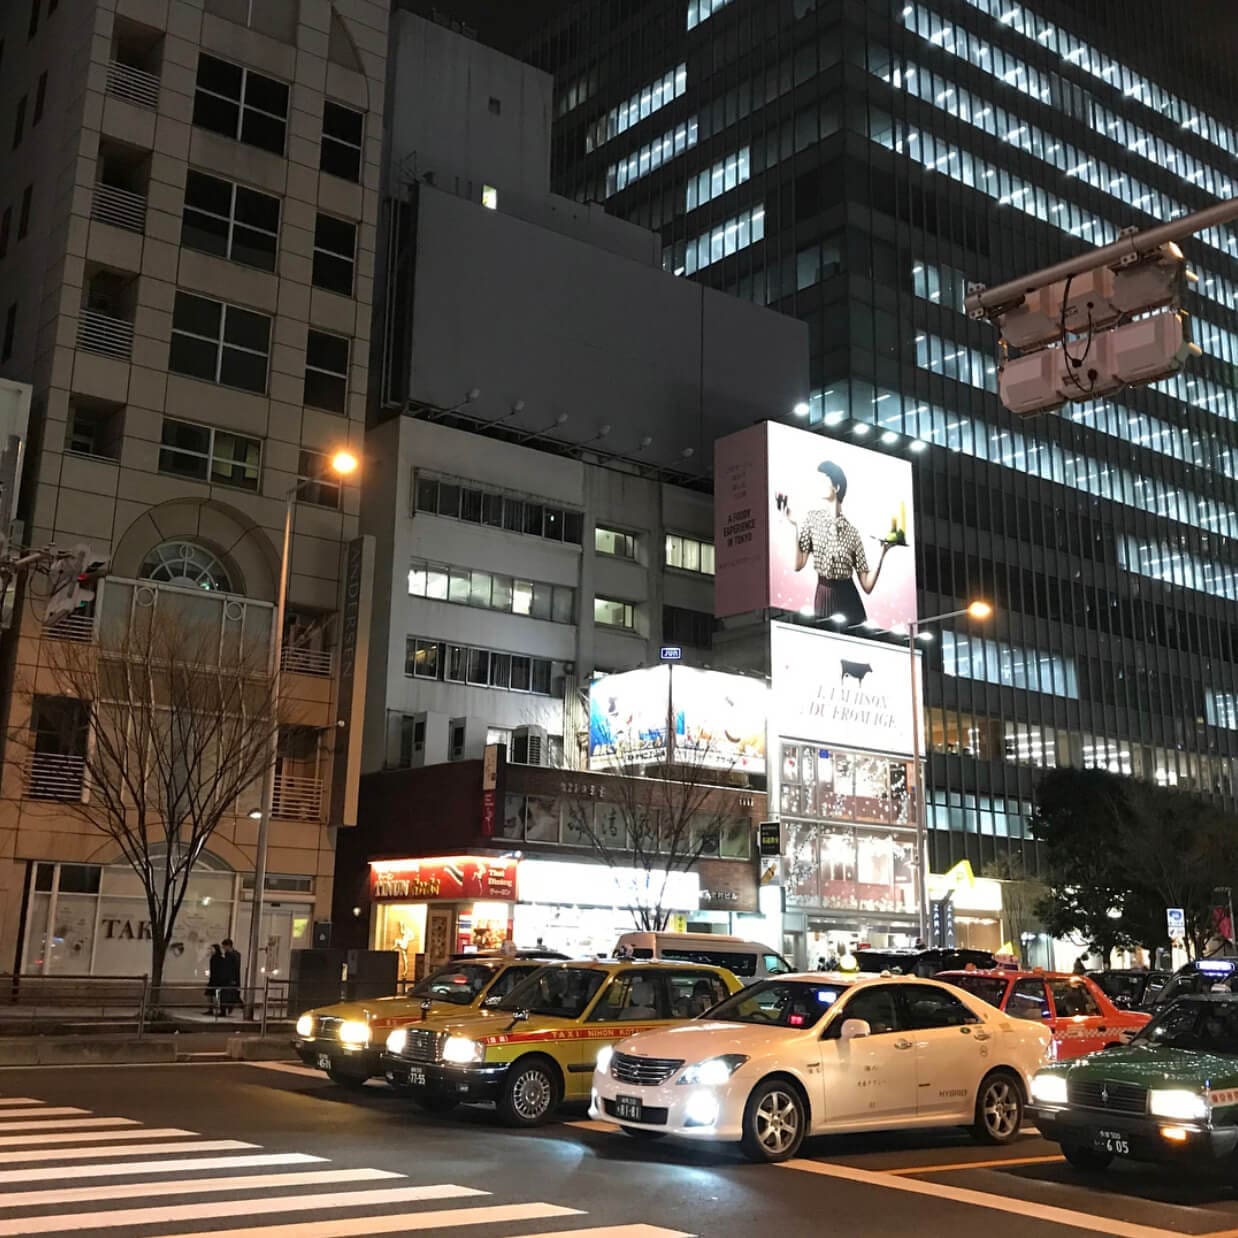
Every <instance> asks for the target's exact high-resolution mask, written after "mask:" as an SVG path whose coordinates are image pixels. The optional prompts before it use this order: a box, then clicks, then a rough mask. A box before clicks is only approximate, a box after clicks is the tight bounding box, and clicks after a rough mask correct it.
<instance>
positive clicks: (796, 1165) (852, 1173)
mask: <svg viewBox="0 0 1238 1238" xmlns="http://www.w3.org/2000/svg"><path fill="white" fill-rule="evenodd" d="M781 1167H782V1168H783V1169H798V1170H801V1171H802V1172H805V1173H811V1174H820V1175H821V1176H822V1177H825V1178H843V1179H845V1180H846V1181H848V1182H859V1183H863V1184H864V1185H867V1186H876V1187H884V1188H886V1189H887V1190H893V1191H906V1192H908V1193H909V1194H912V1195H928V1196H931V1197H932V1198H934V1199H944V1200H947V1201H948V1202H950V1203H956V1204H970V1205H971V1206H972V1207H974V1208H990V1209H992V1210H993V1211H995V1212H1011V1213H1014V1214H1015V1215H1016V1216H1018V1217H1020V1218H1021V1219H1022V1220H1024V1221H1026V1220H1028V1219H1029V1218H1032V1217H1034V1218H1035V1219H1036V1220H1038V1221H1044V1222H1046V1223H1049V1224H1053V1225H1071V1226H1074V1228H1075V1229H1081V1230H1090V1231H1091V1232H1093V1233H1097V1234H1112V1235H1114V1236H1115V1238H1183V1236H1182V1234H1180V1233H1177V1232H1176V1231H1174V1230H1168V1229H1157V1228H1155V1227H1154V1226H1151V1225H1136V1224H1135V1223H1134V1222H1131V1221H1118V1220H1114V1219H1112V1218H1110V1217H1100V1216H1094V1215H1092V1214H1091V1213H1088V1212H1075V1211H1074V1210H1073V1209H1071V1208H1058V1207H1054V1206H1053V1205H1050V1204H1039V1203H1038V1204H1029V1203H1028V1202H1027V1201H1026V1200H1023V1199H1007V1198H1006V1197H1005V1196H1002V1195H990V1194H988V1193H987V1192H985V1191H973V1190H969V1189H968V1188H966V1187H959V1186H946V1185H945V1184H944V1183H941V1182H922V1181H920V1180H919V1179H918V1178H898V1177H895V1176H894V1174H891V1173H883V1172H873V1171H871V1170H867V1169H851V1168H848V1167H847V1166H846V1165H825V1164H822V1162H820V1161H801V1160H794V1161H783V1162H782V1166H781ZM212 1238H214V1236H212ZM1198 1238H1203V1236H1198ZM1207 1238H1214V1236H1212V1235H1208V1236H1207Z"/></svg>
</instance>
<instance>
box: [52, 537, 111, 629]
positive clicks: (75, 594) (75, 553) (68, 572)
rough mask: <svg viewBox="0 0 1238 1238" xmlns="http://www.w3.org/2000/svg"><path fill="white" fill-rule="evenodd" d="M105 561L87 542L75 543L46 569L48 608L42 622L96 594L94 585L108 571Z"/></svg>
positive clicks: (90, 600)
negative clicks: (75, 544)
mask: <svg viewBox="0 0 1238 1238" xmlns="http://www.w3.org/2000/svg"><path fill="white" fill-rule="evenodd" d="M107 569H108V561H107V560H106V559H100V558H98V557H97V556H96V555H95V554H94V552H93V551H92V550H91V549H90V547H89V546H76V547H74V549H73V550H72V552H71V553H69V554H68V555H65V556H64V557H63V558H60V559H57V560H56V561H55V562H54V563H53V564H52V565H51V567H50V568H48V572H47V580H48V591H47V609H46V612H45V614H44V619H43V621H44V623H53V622H55V620H57V619H59V618H61V617H62V616H64V615H71V614H73V612H74V611H76V610H78V609H79V608H80V607H82V606H84V605H86V603H87V602H93V601H94V598H95V585H96V584H97V583H98V582H99V581H100V580H102V579H103V577H104V576H106V575H107Z"/></svg>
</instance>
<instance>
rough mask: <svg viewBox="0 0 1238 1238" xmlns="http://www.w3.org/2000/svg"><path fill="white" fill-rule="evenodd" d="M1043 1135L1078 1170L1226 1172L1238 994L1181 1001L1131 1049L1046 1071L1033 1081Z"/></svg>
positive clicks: (1237, 1143) (1236, 1066) (1235, 1087)
mask: <svg viewBox="0 0 1238 1238" xmlns="http://www.w3.org/2000/svg"><path fill="white" fill-rule="evenodd" d="M1031 1112H1032V1114H1033V1116H1034V1118H1035V1121H1036V1125H1037V1127H1038V1128H1039V1129H1040V1133H1041V1135H1043V1136H1044V1138H1046V1139H1051V1140H1053V1141H1054V1142H1055V1143H1058V1144H1060V1145H1061V1148H1062V1155H1063V1156H1065V1157H1066V1159H1067V1160H1068V1161H1069V1162H1070V1163H1071V1165H1073V1166H1074V1167H1075V1168H1076V1169H1081V1170H1093V1171H1095V1170H1101V1169H1104V1168H1105V1167H1106V1166H1107V1165H1109V1164H1110V1162H1111V1161H1113V1159H1114V1157H1123V1158H1129V1159H1131V1160H1135V1161H1167V1162H1173V1163H1177V1164H1183V1165H1193V1166H1199V1167H1203V1166H1213V1165H1221V1166H1224V1167H1225V1168H1227V1169H1228V1170H1229V1172H1230V1173H1231V1174H1232V1165H1233V1157H1234V1154H1235V1152H1236V1151H1238V996H1236V995H1234V994H1232V993H1229V992H1226V993H1203V994H1193V995H1188V996H1185V997H1180V998H1179V999H1178V1000H1177V1001H1175V1002H1174V1003H1173V1004H1172V1005H1170V1006H1167V1007H1164V1008H1163V1009H1162V1010H1161V1011H1160V1013H1159V1014H1157V1016H1156V1017H1155V1018H1154V1019H1153V1020H1152V1022H1151V1023H1149V1024H1147V1025H1146V1026H1145V1027H1143V1028H1141V1029H1140V1031H1139V1032H1138V1034H1137V1035H1136V1036H1135V1038H1134V1040H1132V1041H1131V1043H1130V1044H1129V1045H1126V1046H1123V1047H1122V1048H1118V1049H1108V1050H1106V1051H1105V1052H1104V1053H1095V1054H1092V1055H1091V1056H1090V1057H1084V1058H1079V1059H1078V1060H1077V1061H1074V1062H1066V1063H1063V1064H1061V1065H1054V1066H1048V1067H1046V1068H1045V1069H1043V1070H1041V1071H1040V1072H1039V1073H1037V1075H1036V1076H1035V1078H1034V1079H1033V1080H1032V1106H1031Z"/></svg>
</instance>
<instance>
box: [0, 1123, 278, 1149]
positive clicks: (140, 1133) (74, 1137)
mask: <svg viewBox="0 0 1238 1238" xmlns="http://www.w3.org/2000/svg"><path fill="white" fill-rule="evenodd" d="M197 1133H198V1132H197V1131H183V1130H179V1129H178V1128H177V1127H175V1126H162V1127H152V1128H150V1129H148V1130H121V1131H57V1132H56V1133H55V1134H43V1135H0V1148H28V1147H32V1146H34V1145H36V1144H37V1145H38V1146H39V1147H43V1146H44V1145H46V1144H50V1143H97V1144H99V1147H98V1149H97V1151H96V1152H95V1155H96V1156H105V1155H108V1154H110V1153H111V1151H112V1149H113V1146H114V1145H112V1144H110V1143H101V1142H100V1141H101V1140H104V1139H106V1138H107V1137H108V1136H109V1135H115V1136H116V1138H117V1139H171V1138H172V1137H173V1136H175V1135H196V1134H197ZM239 1146H242V1147H250V1148H252V1147H253V1146H254V1145H253V1144H242V1145H239ZM143 1151H145V1149H143Z"/></svg>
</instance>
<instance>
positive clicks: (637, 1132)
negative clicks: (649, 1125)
mask: <svg viewBox="0 0 1238 1238" xmlns="http://www.w3.org/2000/svg"><path fill="white" fill-rule="evenodd" d="M619 1129H620V1130H621V1131H622V1132H623V1133H624V1134H625V1135H630V1136H631V1137H632V1138H633V1139H665V1138H666V1132H665V1131H647V1130H642V1129H641V1128H640V1127H639V1126H621V1127H620V1128H619Z"/></svg>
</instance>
